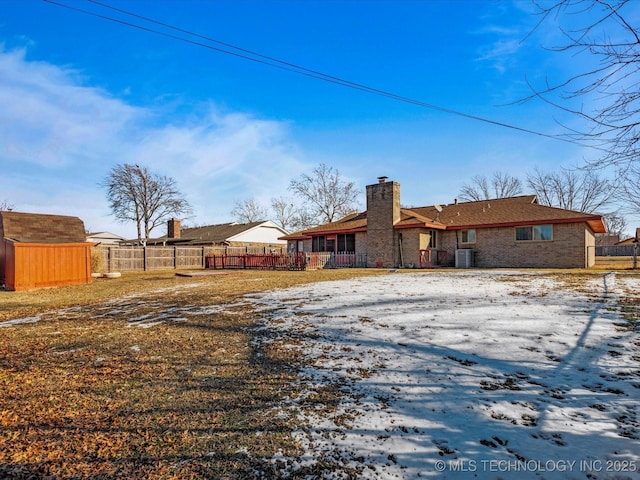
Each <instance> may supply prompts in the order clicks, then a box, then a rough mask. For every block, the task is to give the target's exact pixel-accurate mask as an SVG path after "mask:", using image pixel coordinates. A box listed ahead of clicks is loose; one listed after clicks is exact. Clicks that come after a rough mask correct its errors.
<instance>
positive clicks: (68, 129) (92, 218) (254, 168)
mask: <svg viewBox="0 0 640 480" xmlns="http://www.w3.org/2000/svg"><path fill="white" fill-rule="evenodd" d="M87 83H88V81H87V80H86V79H83V78H81V76H80V74H79V72H77V71H75V70H72V69H70V68H66V67H59V66H56V65H52V64H49V63H45V62H35V61H30V60H28V59H27V58H26V51H25V50H24V49H19V50H10V51H7V50H5V49H4V48H2V47H0V165H1V167H2V172H3V174H2V175H1V176H0V201H2V200H5V199H6V200H8V201H9V203H11V204H13V205H14V207H15V209H16V210H20V211H31V212H40V213H58V214H68V215H75V216H79V217H80V218H82V219H83V220H84V222H85V226H86V227H88V228H91V229H92V230H110V231H114V232H115V233H122V234H125V235H133V233H134V231H135V228H134V226H133V225H124V226H123V225H122V224H120V223H118V222H116V221H115V219H113V217H111V216H110V215H109V208H108V202H107V200H106V198H105V196H104V191H103V190H102V189H101V188H100V187H99V185H98V184H99V182H100V181H101V180H102V179H103V178H104V177H105V176H106V175H107V174H108V172H109V170H110V169H111V168H112V167H113V166H115V165H116V164H118V163H124V162H129V163H133V162H135V163H139V164H144V165H146V166H147V167H149V168H150V169H151V170H152V171H154V172H157V173H159V174H163V175H167V176H170V177H173V178H175V179H176V180H177V182H178V184H179V187H180V188H181V190H182V191H183V192H184V194H185V196H186V197H187V198H188V199H189V201H190V202H191V203H192V204H193V206H194V210H195V211H194V214H195V215H194V218H193V221H194V222H197V223H200V224H202V223H218V222H224V221H229V220H231V218H230V216H229V215H230V211H231V209H232V208H233V204H234V202H235V201H236V200H242V199H247V198H251V197H254V198H256V199H258V200H259V201H263V202H264V203H267V202H268V200H269V198H271V197H273V196H278V195H280V194H282V191H283V190H284V189H286V186H287V185H288V183H289V180H290V179H291V178H293V177H294V176H297V175H299V174H300V172H302V171H304V170H307V169H308V166H305V165H304V164H303V163H302V162H301V161H300V160H299V158H300V157H301V154H300V152H298V151H297V148H296V146H295V145H294V144H293V143H292V141H291V140H290V139H289V136H290V132H289V131H288V128H287V125H286V124H284V123H282V122H277V121H271V120H263V119H258V118H255V117H253V116H251V115H248V114H243V113H235V112H220V111H219V110H217V109H216V108H215V106H208V107H207V108H206V111H205V113H204V114H202V115H198V116H191V117H190V118H189V119H187V120H183V119H180V118H175V117H172V116H171V115H165V117H163V118H160V117H159V114H158V113H157V112H155V111H152V110H151V109H147V108H142V107H137V106H132V105H130V104H128V103H126V102H125V101H123V100H121V99H118V98H115V97H114V96H112V95H111V94H110V93H109V92H106V91H104V90H101V89H98V88H94V87H91V86H87ZM163 233H164V232H162V231H154V232H153V234H154V235H156V234H157V235H161V234H163Z"/></svg>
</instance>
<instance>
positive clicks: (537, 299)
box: [0, 270, 640, 479]
mask: <svg viewBox="0 0 640 480" xmlns="http://www.w3.org/2000/svg"><path fill="white" fill-rule="evenodd" d="M639 301H640V277H638V276H636V275H634V274H632V273H619V274H611V273H603V272H589V273H585V272H577V271H576V272H534V271H526V272H516V271H500V270H496V271H481V270H470V271H429V272H403V273H390V272H388V271H385V270H334V271H317V272H249V271H245V272H231V273H228V274H224V275H212V276H207V277H194V278H183V277H176V276H175V275H174V274H173V273H172V272H171V273H168V272H165V273H162V272H160V273H149V274H144V275H130V276H125V277H122V278H120V279H113V280H106V279H100V280H98V281H96V282H94V283H93V284H91V285H85V286H78V287H68V288H63V289H55V290H53V289H52V290H44V291H38V292H0V352H1V355H0V388H1V389H2V391H3V393H4V395H2V396H0V422H1V425H2V429H1V430H0V477H9V478H25V479H26V478H41V477H45V476H50V477H51V478H89V477H90V478H152V479H153V478H163V479H164V478H167V479H169V478H180V479H182V478H320V477H322V476H324V477H327V478H375V479H387V478H425V477H426V478H441V477H450V478H499V477H505V478H514V475H513V474H512V473H513V472H508V471H505V470H504V469H503V470H500V468H503V467H504V465H508V466H509V465H510V466H511V467H513V468H516V467H518V466H519V467H518V468H521V469H523V470H520V471H519V472H518V475H517V477H518V478H540V477H542V478H567V477H569V478H633V477H634V476H635V475H637V470H638V469H640V464H639V463H637V462H639V461H640V454H638V452H640V434H639V431H640V411H639V408H640V407H639V402H638V399H639V392H640V369H639V368H638V362H640V338H639V329H638V323H637V322H638V302H639ZM572 461H575V462H576V463H574V464H571V463H570V462H572ZM501 462H507V463H501ZM508 462H513V463H508ZM540 462H546V463H545V464H544V465H542V464H541V463H540ZM578 462H581V463H578ZM562 466H563V467H564V468H565V470H564V471H560V470H559V468H560V467H562ZM569 466H571V469H572V470H570V471H569V470H568V468H569ZM511 467H509V468H511ZM543 467H544V468H546V469H547V470H546V471H542V470H541V469H542V468H543ZM551 467H553V470H551ZM597 467H602V468H601V470H598V469H597ZM510 473H511V474H510ZM568 473H570V475H569V474H568Z"/></svg>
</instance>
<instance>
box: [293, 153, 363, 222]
mask: <svg viewBox="0 0 640 480" xmlns="http://www.w3.org/2000/svg"><path fill="white" fill-rule="evenodd" d="M289 189H290V190H291V191H292V192H294V193H295V194H296V195H297V196H298V197H300V198H301V199H302V200H303V202H304V207H305V210H306V212H305V215H303V217H304V218H305V219H308V218H309V217H311V218H313V219H314V220H315V223H328V222H333V221H334V220H337V219H338V218H340V217H343V216H344V215H347V214H349V213H353V212H354V211H355V210H356V209H355V204H356V199H357V196H358V192H357V190H356V188H355V184H354V183H353V182H347V181H345V180H343V179H342V177H341V176H340V172H338V170H337V169H334V168H333V167H329V166H327V165H325V164H324V163H321V164H320V165H319V166H318V167H316V168H314V169H313V172H312V174H311V175H308V174H306V173H305V174H303V175H301V176H300V178H299V179H297V180H291V183H290V184H289Z"/></svg>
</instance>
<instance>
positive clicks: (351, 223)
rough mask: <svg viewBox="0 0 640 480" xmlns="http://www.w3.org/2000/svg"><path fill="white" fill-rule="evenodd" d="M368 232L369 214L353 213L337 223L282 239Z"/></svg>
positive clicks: (320, 226) (326, 224)
mask: <svg viewBox="0 0 640 480" xmlns="http://www.w3.org/2000/svg"><path fill="white" fill-rule="evenodd" d="M366 231H367V212H362V213H352V214H350V215H347V216H346V217H342V218H341V219H340V220H338V221H336V222H330V223H325V224H324V225H318V226H317V227H313V228H309V229H307V230H303V231H301V232H297V233H292V234H290V235H285V236H283V237H280V239H282V240H302V239H305V238H309V235H313V234H318V233H324V234H327V233H353V232H366Z"/></svg>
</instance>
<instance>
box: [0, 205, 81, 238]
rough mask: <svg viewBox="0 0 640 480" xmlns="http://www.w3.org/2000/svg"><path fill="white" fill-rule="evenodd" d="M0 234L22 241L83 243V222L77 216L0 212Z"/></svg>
mask: <svg viewBox="0 0 640 480" xmlns="http://www.w3.org/2000/svg"><path fill="white" fill-rule="evenodd" d="M0 235H1V236H2V237H3V238H7V239H9V240H13V241H15V242H22V243H84V242H85V240H86V235H85V231H84V223H83V222H82V220H80V219H79V218H77V217H68V216H65V215H45V214H40V213H21V212H6V211H2V212H0Z"/></svg>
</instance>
